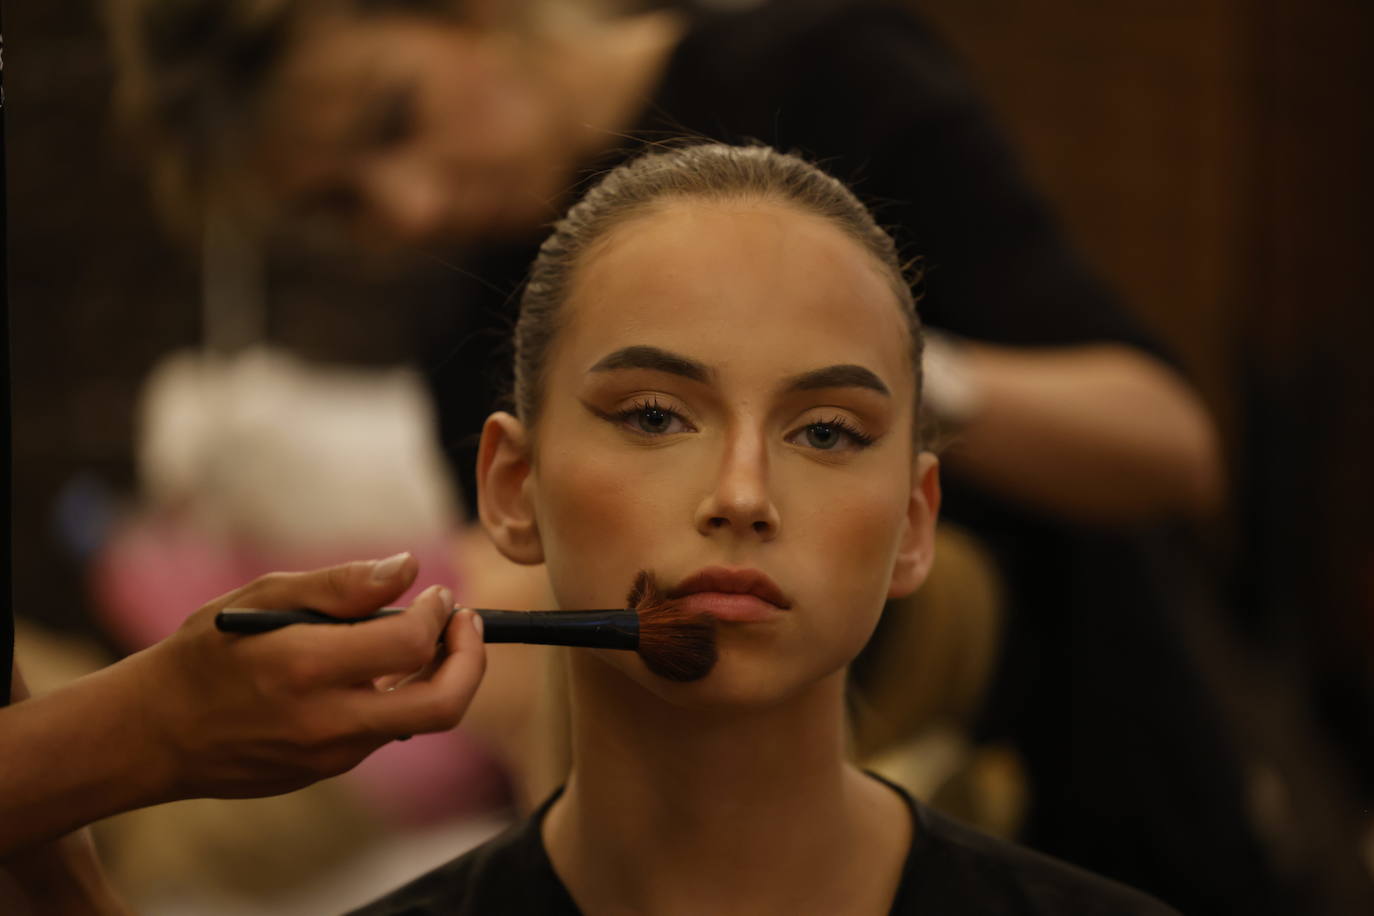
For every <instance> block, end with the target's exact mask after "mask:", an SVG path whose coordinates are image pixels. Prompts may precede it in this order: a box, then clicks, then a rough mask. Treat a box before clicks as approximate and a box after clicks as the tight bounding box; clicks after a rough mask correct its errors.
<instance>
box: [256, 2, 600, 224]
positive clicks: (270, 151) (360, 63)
mask: <svg viewBox="0 0 1374 916" xmlns="http://www.w3.org/2000/svg"><path fill="white" fill-rule="evenodd" d="M565 108H566V106H560V105H559V104H558V98H557V93H556V92H554V91H553V88H552V83H551V81H549V80H547V79H545V78H543V77H542V76H541V74H540V71H539V69H538V67H537V66H536V65H535V59H534V55H533V53H532V49H530V48H529V47H527V46H526V45H524V44H522V42H521V41H520V40H519V39H518V38H515V37H512V36H510V35H505V34H501V33H497V32H487V31H482V30H477V29H473V28H470V27H465V26H463V25H460V24H455V23H451V22H448V21H445V20H442V19H436V18H422V17H412V16H400V15H385V16H376V17H369V18H344V17H334V18H331V19H330V20H328V21H326V22H323V23H320V24H318V25H317V26H312V27H311V29H310V30H309V32H308V33H307V34H304V35H302V36H300V37H299V38H298V39H296V41H295V45H294V47H293V48H292V50H291V51H290V52H289V53H288V54H287V55H286V57H285V58H284V60H283V61H282V63H281V64H280V66H279V68H278V69H277V70H276V72H275V78H274V80H273V82H272V86H271V89H270V90H269V92H268V94H267V95H266V97H265V99H264V105H263V109H262V113H261V116H260V120H259V126H260V132H259V137H258V141H257V143H256V146H255V154H254V156H253V162H252V167H253V168H254V171H255V175H256V177H257V179H258V182H259V184H260V186H261V188H262V190H263V192H264V193H265V195H266V197H267V202H268V205H269V207H270V208H271V210H272V212H273V215H274V216H276V217H277V218H278V219H279V220H281V221H283V222H284V223H285V224H286V225H287V226H290V227H292V228H294V229H296V230H298V231H300V232H304V233H306V234H307V236H313V237H316V238H319V237H325V238H330V239H337V238H339V237H342V238H343V239H344V240H347V241H352V242H361V243H365V244H368V245H371V246H380V247H394V246H414V245H424V244H432V243H456V244H463V243H467V242H471V241H474V240H477V239H484V238H485V239H500V238H508V237H511V236H519V235H523V234H526V233H528V232H530V231H531V230H533V229H536V228H537V227H538V226H539V225H540V224H541V223H543V222H545V221H547V220H548V219H550V218H552V217H553V216H554V215H555V213H556V210H557V207H558V203H559V199H560V198H561V192H562V190H563V188H564V187H566V185H567V183H568V177H569V175H570V174H571V170H572V158H573V155H572V152H571V142H570V140H569V139H568V138H569V136H570V130H569V126H568V124H567V122H568V120H569V117H568V115H567V114H566V113H565V110H564V109H565Z"/></svg>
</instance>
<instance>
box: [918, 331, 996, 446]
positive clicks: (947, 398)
mask: <svg viewBox="0 0 1374 916" xmlns="http://www.w3.org/2000/svg"><path fill="white" fill-rule="evenodd" d="M924 337H925V348H924V352H923V355H922V359H921V365H922V375H923V384H924V390H923V391H922V392H921V396H922V397H923V398H924V400H925V403H926V406H927V407H928V408H929V409H930V410H931V411H932V412H933V413H934V414H935V416H936V418H937V419H939V420H940V422H941V424H942V425H943V426H946V427H950V428H952V429H954V430H958V429H960V428H962V427H964V426H967V425H968V424H969V423H971V422H972V421H973V420H974V419H975V418H976V417H977V416H978V414H979V412H980V411H981V410H982V409H983V391H982V388H981V386H980V385H979V383H978V378H977V376H976V375H975V374H974V372H973V370H972V368H971V367H970V366H969V364H968V358H967V356H965V355H964V352H963V344H962V342H960V340H959V338H958V337H955V336H954V335H953V334H949V333H946V332H943V331H936V330H933V329H931V328H926V329H925V330H924Z"/></svg>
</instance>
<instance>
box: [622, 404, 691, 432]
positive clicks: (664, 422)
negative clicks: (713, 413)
mask: <svg viewBox="0 0 1374 916" xmlns="http://www.w3.org/2000/svg"><path fill="white" fill-rule="evenodd" d="M615 419H616V420H617V421H618V422H620V423H621V424H622V425H623V426H626V427H628V428H629V429H630V430H632V431H633V432H637V433H640V434H642V435H645V436H666V435H671V434H672V433H682V432H690V431H691V429H692V426H691V424H689V423H688V422H687V421H686V420H684V419H683V418H682V417H681V416H680V415H678V414H677V413H676V412H675V411H672V410H669V409H668V408H666V407H663V406H661V405H660V404H658V403H657V402H655V401H650V402H647V403H643V404H635V405H634V406H633V407H630V408H628V409H626V410H622V411H621V412H620V413H618V414H616V415H615Z"/></svg>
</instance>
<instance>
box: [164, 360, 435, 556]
mask: <svg viewBox="0 0 1374 916" xmlns="http://www.w3.org/2000/svg"><path fill="white" fill-rule="evenodd" d="M140 419H141V424H142V430H141V436H140V441H139V448H138V462H139V471H140V475H141V477H142V482H143V487H144V495H145V498H146V499H147V501H148V505H149V508H151V509H154V510H160V509H161V510H170V511H173V512H177V513H185V514H188V515H189V516H190V517H191V520H192V521H194V522H196V523H198V524H199V525H200V526H203V527H204V529H205V530H207V532H210V533H218V534H222V535H224V536H226V537H231V538H233V539H235V540H246V541H249V542H251V543H253V544H255V545H257V546H259V547H262V548H265V549H268V550H282V551H290V550H298V549H300V548H302V547H309V548H312V549H313V548H321V549H329V548H331V547H337V546H347V545H356V544H367V543H376V542H387V541H394V540H402V541H405V542H413V541H418V540H420V539H424V538H428V537H439V536H442V535H443V534H444V533H446V532H448V531H451V530H452V529H453V528H454V527H455V525H456V524H457V522H458V519H457V517H456V513H457V511H458V510H457V508H456V507H457V505H458V503H457V500H456V498H455V497H456V493H455V490H454V486H453V484H452V482H451V480H450V479H449V476H448V472H447V468H446V465H445V463H444V460H443V457H442V455H441V453H440V450H439V447H438V443H437V441H436V439H435V432H434V431H435V428H436V427H435V422H434V416H433V410H432V408H431V406H430V403H429V400H428V396H427V394H426V392H425V390H424V387H423V385H422V383H421V381H420V378H419V376H418V375H417V374H416V373H414V372H413V371H411V370H408V369H390V370H364V369H356V368H342V367H332V366H321V365H313V364H310V363H307V362H305V361H303V360H301V359H299V358H297V357H294V356H291V355H289V354H287V353H284V352H282V351H279V350H274V349H271V348H268V347H264V346H257V347H253V348H250V349H248V350H245V351H243V352H241V353H239V354H237V355H234V356H220V355H215V354H212V353H205V352H199V351H198V352H184V353H179V354H175V355H173V356H171V357H169V358H168V359H166V360H165V361H163V362H162V363H161V364H160V365H159V366H158V367H156V368H155V369H154V371H153V372H152V373H151V374H150V377H149V379H148V382H147V385H146V388H145V391H144V395H143V401H142V404H141V418H140Z"/></svg>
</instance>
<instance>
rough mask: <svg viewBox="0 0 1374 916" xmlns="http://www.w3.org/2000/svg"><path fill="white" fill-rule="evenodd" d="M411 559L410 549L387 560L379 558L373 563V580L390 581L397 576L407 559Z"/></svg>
mask: <svg viewBox="0 0 1374 916" xmlns="http://www.w3.org/2000/svg"><path fill="white" fill-rule="evenodd" d="M408 559H410V551H408V550H407V551H402V552H400V553H398V554H396V555H395V556H391V557H387V558H386V559H385V560H378V561H377V562H376V563H373V564H372V581H373V582H390V581H391V580H392V579H394V578H396V574H397V573H398V572H400V571H401V567H402V566H404V565H405V563H406V560H408Z"/></svg>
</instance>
